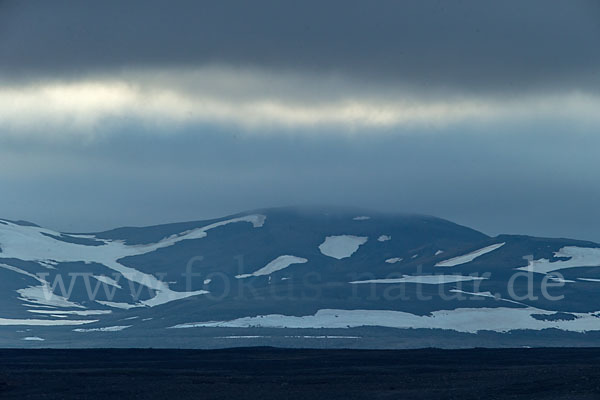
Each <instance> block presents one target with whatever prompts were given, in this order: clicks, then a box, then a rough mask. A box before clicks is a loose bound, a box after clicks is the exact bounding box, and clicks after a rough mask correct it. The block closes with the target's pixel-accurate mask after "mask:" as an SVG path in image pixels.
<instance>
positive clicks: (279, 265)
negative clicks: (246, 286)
mask: <svg viewBox="0 0 600 400" xmlns="http://www.w3.org/2000/svg"><path fill="white" fill-rule="evenodd" d="M306 262H308V260H307V259H306V258H302V257H296V256H288V255H285V256H279V257H277V258H276V259H274V260H273V261H271V262H270V263H268V264H267V265H265V266H264V267H262V268H261V269H259V270H258V271H254V272H253V273H251V274H242V275H236V276H235V277H236V278H237V279H243V278H249V277H252V276H263V275H270V274H272V273H273V272H276V271H281V270H282V269H285V268H287V267H289V266H290V265H292V264H304V263H306Z"/></svg>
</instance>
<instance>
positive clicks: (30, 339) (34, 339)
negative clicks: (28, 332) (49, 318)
mask: <svg viewBox="0 0 600 400" xmlns="http://www.w3.org/2000/svg"><path fill="white" fill-rule="evenodd" d="M21 340H25V341H28V342H43V341H44V340H46V339H43V338H41V337H38V336H28V337H24V338H23V339H21Z"/></svg>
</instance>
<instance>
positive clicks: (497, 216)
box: [0, 1, 600, 241]
mask: <svg viewBox="0 0 600 400" xmlns="http://www.w3.org/2000/svg"><path fill="white" fill-rule="evenodd" d="M0 60H1V62H0V190H1V192H0V193H1V194H2V195H1V196H0V211H1V212H0V215H1V216H2V217H6V218H13V219H28V220H32V221H34V222H37V223H40V224H43V225H46V226H49V227H51V228H57V229H62V230H68V231H93V230H100V229H106V228H110V227H114V226H120V225H146V224H153V223H162V222H172V221H179V220H190V219H200V218H209V217H216V216H220V215H224V214H226V213H232V212H238V211H241V210H244V209H251V208H258V207H267V206H274V205H290V204H315V203H316V204H340V205H356V206H361V207H367V208H369V207H371V208H374V209H380V210H386V211H396V212H419V213H428V214H433V215H437V216H441V217H445V218H448V219H451V220H454V221H456V222H459V223H463V224H467V225H470V226H472V227H474V228H477V229H482V230H483V231H484V232H486V233H489V234H498V233H502V232H505V233H525V234H535V235H545V236H570V237H575V238H582V239H590V240H595V241H600V230H599V229H598V226H600V224H599V223H600V211H599V210H598V204H600V185H598V182H600V162H599V161H598V157H597V153H598V151H597V149H598V148H600V134H599V133H598V132H600V130H599V128H600V116H599V114H600V113H598V111H597V110H599V109H600V3H598V2H596V1H568V2H567V1H526V2H525V1H502V2H496V1H494V2H492V1H489V2H488V1H451V2H450V1H404V2H398V1H378V2H356V1H343V2H342V1H339V2H338V1H328V2H323V1H319V2H316V1H315V2H310V1H309V2H295V1H294V2H292V1H289V2H288V1H272V2H271V1H257V2H242V1H215V2H198V1H189V2H185V1H175V2H158V1H131V2H121V1H103V2H96V1H89V2H87V1H53V2H45V1H30V2H19V1H4V2H0Z"/></svg>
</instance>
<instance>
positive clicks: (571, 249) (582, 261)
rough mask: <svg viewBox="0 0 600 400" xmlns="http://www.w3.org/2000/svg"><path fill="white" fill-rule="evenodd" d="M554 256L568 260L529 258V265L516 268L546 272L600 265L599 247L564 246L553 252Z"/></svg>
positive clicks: (540, 272)
mask: <svg viewBox="0 0 600 400" xmlns="http://www.w3.org/2000/svg"><path fill="white" fill-rule="evenodd" d="M554 257H560V258H568V260H559V261H550V260H548V259H546V258H542V259H540V260H529V265H527V266H525V267H520V268H517V269H518V270H521V271H527V272H536V273H539V274H547V273H549V272H554V271H559V270H561V269H567V268H577V267H600V248H593V247H576V246H566V247H563V248H562V249H560V250H559V251H556V252H554Z"/></svg>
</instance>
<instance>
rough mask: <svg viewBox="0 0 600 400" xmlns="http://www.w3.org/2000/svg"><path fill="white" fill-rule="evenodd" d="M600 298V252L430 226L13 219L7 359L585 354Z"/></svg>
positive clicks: (1, 240) (359, 217)
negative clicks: (440, 351)
mask: <svg viewBox="0 0 600 400" xmlns="http://www.w3.org/2000/svg"><path fill="white" fill-rule="evenodd" d="M598 289H600V246H599V245H597V244H595V243H591V242H583V241H576V240H568V239H543V238H532V237H527V236H514V235H501V236H498V237H495V238H491V237H488V236H486V235H484V234H482V233H480V232H477V231H475V230H472V229H470V228H467V227H463V226H460V225H457V224H454V223H451V222H449V221H445V220H442V219H439V218H435V217H430V216H416V215H390V214H382V213H375V212H369V211H364V210H353V209H337V208H322V209H319V208H305V209H299V208H278V209H263V210H255V211H251V212H245V213H240V214H236V215H233V216H228V217H224V218H220V219H214V220H209V221H198V222H189V223H178V224H168V225H159V226H152V227H146V228H120V229H115V230H111V231H107V232H101V233H95V234H62V233H58V232H54V231H51V230H48V229H44V228H41V227H38V226H36V225H34V224H30V223H20V222H11V221H8V220H0V304H1V305H2V308H1V309H2V313H1V314H0V332H2V333H3V335H2V339H0V345H3V346H24V345H29V346H32V345H33V346H36V345H43V346H103V345H104V346H106V345H109V346H154V347H160V346H184V347H211V346H229V345H247V344H276V345H284V346H297V345H302V346H304V345H311V346H314V345H319V346H338V345H340V346H356V347H372V346H382V347H406V346H408V347H412V346H419V345H422V344H423V343H424V342H423V340H424V339H423V338H425V337H426V338H428V339H427V341H426V342H425V343H427V345H435V346H457V345H463V346H464V345H466V346H468V345H481V344H482V343H483V344H484V345H491V346H502V345H506V344H507V343H510V344H511V345H515V344H531V343H533V344H534V345H537V344H542V345H555V344H560V341H562V342H563V343H564V342H565V341H569V343H576V344H582V345H584V344H586V343H588V342H589V341H590V340H592V339H593V340H595V339H596V338H597V336H595V335H596V332H600V317H599V316H600V313H598V311H599V310H600V296H598V294H597V293H598ZM24 339H28V340H24ZM307 340H308V341H309V343H308V344H307V343H306V341H307ZM557 340H558V341H559V342H558V343H556V341H557Z"/></svg>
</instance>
